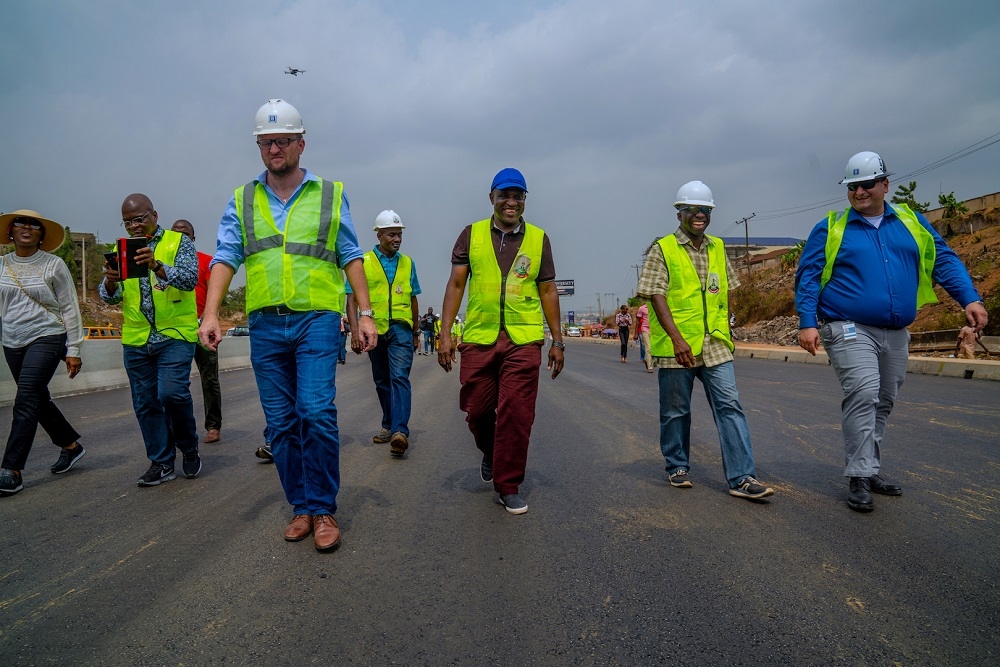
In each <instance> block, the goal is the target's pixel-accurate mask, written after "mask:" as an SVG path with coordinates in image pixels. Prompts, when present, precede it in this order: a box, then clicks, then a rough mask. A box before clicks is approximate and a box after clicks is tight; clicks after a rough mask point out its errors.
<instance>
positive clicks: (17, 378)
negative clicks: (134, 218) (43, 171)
mask: <svg viewBox="0 0 1000 667" xmlns="http://www.w3.org/2000/svg"><path fill="white" fill-rule="evenodd" d="M0 229H2V230H4V233H5V236H6V237H7V239H8V240H9V241H11V242H12V243H13V244H14V250H13V252H10V253H7V254H6V255H4V256H3V258H2V266H0V322H3V329H2V333H0V341H2V343H3V355H4V358H5V359H6V360H7V366H8V367H10V374H11V377H13V378H14V382H15V383H17V393H16V395H15V396H14V406H13V408H12V410H11V422H10V433H9V434H8V436H7V447H6V448H5V449H4V454H3V464H2V466H3V468H2V470H0V495H13V494H15V493H17V492H18V491H20V490H21V489H22V488H24V485H23V482H22V477H21V473H22V471H23V470H24V467H25V465H27V461H28V454H29V453H30V452H31V446H32V444H34V441H35V433H36V432H37V430H38V427H39V426H41V427H42V428H43V429H44V430H45V432H46V433H47V434H48V436H49V438H51V439H52V444H54V445H55V446H56V447H59V448H60V449H61V451H60V453H59V459H58V460H57V461H56V462H55V464H54V465H53V466H52V467H51V468H50V471H51V472H53V473H55V474H57V475H58V474H61V473H65V472H69V470H70V468H72V467H73V466H74V465H75V464H76V462H77V461H79V460H80V459H81V458H82V457H83V455H84V454H86V453H87V450H85V449H84V448H83V446H82V445H81V444H80V443H79V442H78V439H79V437H80V434H79V433H77V432H76V429H74V428H73V427H72V426H71V425H70V423H69V421H67V420H66V418H65V417H64V416H63V414H62V412H60V411H59V408H57V407H56V404H55V403H53V402H52V398H51V396H50V395H49V382H50V381H51V380H52V376H53V375H54V374H55V372H56V368H58V367H59V362H60V361H63V360H65V361H66V372H67V374H68V375H69V377H70V378H71V379H72V378H74V377H76V374H77V373H79V372H80V368H81V366H82V362H81V361H80V346H81V345H82V344H83V326H82V322H81V318H80V304H79V303H78V302H77V297H76V285H75V284H74V282H73V277H72V275H70V272H69V269H68V268H67V267H66V263H65V262H63V260H62V259H61V258H59V257H57V256H56V255H53V254H51V251H53V250H55V249H56V248H58V247H59V246H61V245H62V243H63V240H64V239H65V237H66V231H65V230H64V229H63V227H62V225H60V224H59V223H57V222H55V221H53V220H48V219H46V218H43V217H42V216H41V215H39V214H38V213H36V212H35V211H29V210H27V209H21V210H18V211H14V212H13V213H8V214H6V215H2V216H0Z"/></svg>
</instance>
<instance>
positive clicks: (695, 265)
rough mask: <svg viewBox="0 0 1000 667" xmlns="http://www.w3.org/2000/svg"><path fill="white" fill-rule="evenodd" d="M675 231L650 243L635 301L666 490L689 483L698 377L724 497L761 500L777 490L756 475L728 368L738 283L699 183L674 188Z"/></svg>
mask: <svg viewBox="0 0 1000 667" xmlns="http://www.w3.org/2000/svg"><path fill="white" fill-rule="evenodd" d="M674 208H675V209H676V210H677V220H678V222H679V223H680V227H679V228H678V229H677V230H676V231H675V232H674V233H673V234H668V235H666V236H664V237H663V238H661V239H660V240H659V241H657V242H656V243H654V244H653V245H652V247H651V248H650V250H649V253H648V254H647V255H646V263H645V265H643V268H642V275H641V276H640V277H639V286H638V290H637V291H638V294H639V297H640V298H644V299H650V300H651V301H652V303H653V312H654V313H655V315H656V317H655V318H651V319H650V353H651V354H652V356H653V360H652V364H653V366H655V367H658V368H659V374H658V378H657V379H658V381H659V389H660V453H661V454H663V458H664V461H665V462H666V470H667V476H668V480H669V481H670V485H671V486H673V487H674V488H678V489H689V488H691V487H692V486H693V484H692V482H691V476H690V474H689V472H690V468H691V466H690V452H691V392H692V390H693V389H694V381H695V378H697V379H699V380H701V383H702V385H703V386H704V388H705V397H706V398H707V399H708V404H709V406H710V407H711V408H712V416H713V417H714V418H715V426H716V428H717V429H718V431H719V443H720V445H721V446H722V469H723V471H724V473H725V475H726V481H727V483H728V484H729V495H731V496H734V497H736V498H745V499H747V500H759V499H761V498H766V497H768V496H770V495H772V494H773V493H774V489H772V488H770V487H768V486H765V485H763V484H761V483H760V482H759V481H757V479H756V478H755V475H756V472H755V470H754V458H753V446H752V445H751V442H750V427H749V425H748V423H747V418H746V415H745V414H744V412H743V407H742V406H741V405H740V396H739V392H738V391H737V390H736V373H735V371H734V369H733V350H734V349H735V346H734V345H733V340H732V336H731V335H730V333H729V290H730V288H736V287H738V286H739V284H740V282H739V278H737V276H736V272H735V271H733V267H732V266H731V265H730V264H729V259H728V258H727V257H726V249H725V246H724V245H723V243H722V239H720V238H717V237H714V236H709V235H708V234H706V233H705V230H706V229H708V225H709V224H710V223H711V216H712V209H714V208H715V199H714V198H713V197H712V191H711V190H710V189H709V187H708V186H707V185H705V184H704V183H702V182H701V181H690V182H688V183H685V184H684V185H682V186H681V188H680V189H679V190H678V191H677V200H676V201H675V202H674Z"/></svg>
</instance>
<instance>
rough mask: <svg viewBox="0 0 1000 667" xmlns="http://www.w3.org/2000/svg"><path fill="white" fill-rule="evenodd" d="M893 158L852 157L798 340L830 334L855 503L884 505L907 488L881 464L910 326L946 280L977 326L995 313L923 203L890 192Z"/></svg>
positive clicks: (807, 267) (804, 289)
mask: <svg viewBox="0 0 1000 667" xmlns="http://www.w3.org/2000/svg"><path fill="white" fill-rule="evenodd" d="M889 176H891V173H890V172H888V171H886V168H885V162H884V161H883V160H882V158H881V157H880V156H879V155H878V154H877V153H873V152H871V151H862V152H861V153H857V154H855V155H854V156H852V157H851V159H850V160H848V161H847V169H846V173H845V175H844V179H843V180H842V181H840V183H841V184H842V185H846V186H847V200H848V201H849V202H850V204H851V205H850V207H848V208H847V209H845V210H843V211H830V213H829V214H828V215H827V217H826V218H824V219H823V220H821V221H820V222H819V223H818V224H817V225H816V226H815V227H814V228H813V230H812V232H811V233H810V234H809V238H808V239H807V240H806V244H805V247H804V248H803V249H802V256H801V258H800V259H799V267H798V269H797V270H796V273H795V308H796V310H797V311H798V313H799V345H800V346H801V347H802V348H803V349H804V350H806V351H807V352H809V353H810V354H812V355H815V354H816V352H817V350H818V349H819V346H820V341H822V343H823V348H824V349H825V350H826V354H827V356H828V357H829V359H830V364H831V365H832V366H833V370H834V372H835V373H836V374H837V379H838V380H839V381H840V386H841V389H842V390H843V393H844V398H843V401H842V402H841V432H842V433H843V438H844V459H845V461H846V468H845V469H844V476H845V477H847V478H848V494H847V506H848V507H849V508H851V509H852V510H855V511H857V512H870V511H871V510H873V509H874V508H875V503H874V499H873V497H872V494H873V493H878V494H881V495H886V496H899V495H902V493H903V489H902V487H901V486H900V485H898V484H896V483H893V482H889V481H887V480H886V479H885V478H883V477H882V476H881V474H880V472H881V469H882V440H883V437H884V436H885V427H886V422H887V421H888V419H889V413H890V412H891V411H892V406H893V404H894V403H895V400H896V394H897V393H898V391H899V387H900V386H901V385H902V384H903V379H904V378H905V377H906V363H907V358H908V356H909V343H910V333H909V332H908V331H907V330H906V327H908V326H909V325H910V324H911V323H912V322H913V320H914V319H915V318H916V316H917V310H918V309H919V308H920V307H921V306H922V305H924V304H926V303H934V302H936V301H937V296H935V294H934V287H933V285H934V283H938V284H940V285H941V286H942V287H944V288H945V290H946V291H947V292H948V294H949V295H950V296H951V297H952V298H953V299H955V301H957V302H958V303H959V304H960V305H961V306H962V308H964V309H965V317H966V320H968V323H969V326H970V327H972V328H973V330H974V331H977V332H978V331H982V329H983V327H985V326H986V324H987V321H988V319H989V318H988V316H987V314H986V308H985V307H984V306H983V301H982V298H981V297H980V296H979V293H978V292H976V289H975V287H973V285H972V279H971V278H970V277H969V273H968V271H966V269H965V265H964V264H963V263H962V260H961V259H959V257H958V255H956V254H955V252H954V251H953V250H952V249H951V248H949V247H948V245H947V244H946V243H945V242H944V239H942V238H941V236H940V235H938V233H937V232H936V231H934V228H933V227H931V225H930V223H929V222H927V218H925V217H924V216H923V215H921V214H920V213H917V212H915V211H912V210H911V209H910V208H909V207H908V206H907V205H906V204H895V205H890V204H887V203H886V202H885V197H886V195H887V194H888V193H889Z"/></svg>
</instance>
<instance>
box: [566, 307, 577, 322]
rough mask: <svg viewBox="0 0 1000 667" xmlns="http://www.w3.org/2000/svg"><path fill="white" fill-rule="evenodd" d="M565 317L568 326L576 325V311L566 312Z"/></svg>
mask: <svg viewBox="0 0 1000 667" xmlns="http://www.w3.org/2000/svg"><path fill="white" fill-rule="evenodd" d="M566 317H567V318H569V319H568V320H567V321H568V322H569V323H570V324H576V311H575V310H569V311H566Z"/></svg>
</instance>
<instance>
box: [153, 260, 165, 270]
mask: <svg viewBox="0 0 1000 667" xmlns="http://www.w3.org/2000/svg"><path fill="white" fill-rule="evenodd" d="M162 268H163V262H161V261H160V260H156V266H154V267H153V273H159V272H160V269H162Z"/></svg>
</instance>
